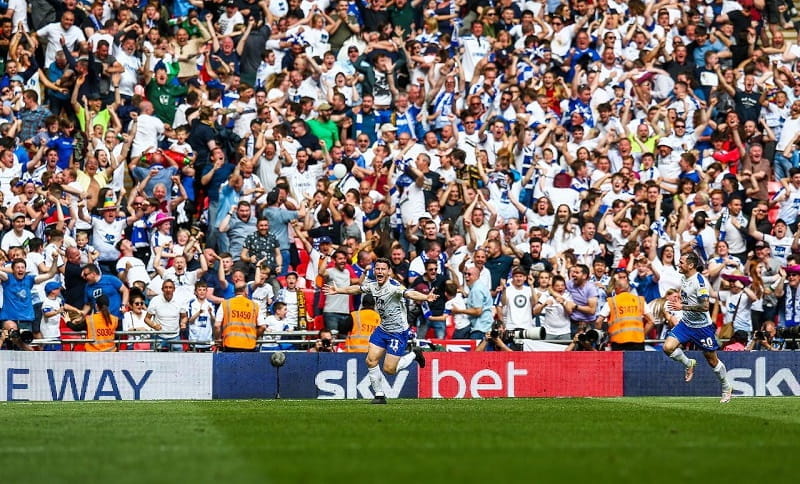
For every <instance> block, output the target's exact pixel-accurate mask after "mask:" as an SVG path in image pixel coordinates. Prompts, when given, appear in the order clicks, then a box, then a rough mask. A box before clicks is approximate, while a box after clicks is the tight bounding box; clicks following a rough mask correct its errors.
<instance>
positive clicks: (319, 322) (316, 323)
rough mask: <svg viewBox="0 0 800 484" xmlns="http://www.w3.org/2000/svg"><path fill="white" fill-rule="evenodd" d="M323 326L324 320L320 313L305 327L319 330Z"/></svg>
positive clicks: (310, 329) (309, 329)
mask: <svg viewBox="0 0 800 484" xmlns="http://www.w3.org/2000/svg"><path fill="white" fill-rule="evenodd" d="M324 327H325V320H324V319H323V318H322V315H321V314H320V315H319V316H316V317H314V320H313V321H311V322H310V323H308V326H307V327H306V329H307V330H308V331H319V330H321V329H322V328H324Z"/></svg>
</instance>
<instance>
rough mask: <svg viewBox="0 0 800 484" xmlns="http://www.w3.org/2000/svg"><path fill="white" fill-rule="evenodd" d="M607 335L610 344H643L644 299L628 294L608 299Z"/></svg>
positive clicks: (624, 293)
mask: <svg viewBox="0 0 800 484" xmlns="http://www.w3.org/2000/svg"><path fill="white" fill-rule="evenodd" d="M608 309H609V314H608V334H609V338H610V340H611V342H612V343H619V344H622V343H644V298H643V297H642V296H634V295H633V294H631V293H629V292H623V293H621V294H617V295H616V296H614V297H611V298H608Z"/></svg>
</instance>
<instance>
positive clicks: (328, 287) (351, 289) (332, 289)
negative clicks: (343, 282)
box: [322, 284, 361, 295]
mask: <svg viewBox="0 0 800 484" xmlns="http://www.w3.org/2000/svg"><path fill="white" fill-rule="evenodd" d="M322 291H323V292H324V293H325V294H327V295H331V294H350V295H356V294H361V286H359V285H353V286H347V287H336V284H325V285H324V286H322Z"/></svg>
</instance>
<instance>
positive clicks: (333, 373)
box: [212, 352, 418, 399]
mask: <svg viewBox="0 0 800 484" xmlns="http://www.w3.org/2000/svg"><path fill="white" fill-rule="evenodd" d="M270 355H271V353H217V354H215V355H214V374H213V390H212V398H215V399H217V398H275V397H276V396H278V395H280V397H281V398H319V399H345V398H346V399H357V398H369V399H371V398H372V397H373V394H372V389H371V388H370V383H369V377H368V376H367V365H366V364H365V363H364V356H365V355H364V354H354V353H291V352H290V353H286V363H285V364H284V365H283V366H282V367H281V368H280V369H278V368H274V367H273V366H272V365H271V364H270ZM384 378H385V382H384V390H385V392H386V396H387V397H389V398H416V397H417V387H418V384H417V381H418V377H417V366H416V365H412V366H411V367H409V368H408V369H406V370H403V371H400V372H398V373H397V375H394V376H392V375H384ZM279 383H280V386H279Z"/></svg>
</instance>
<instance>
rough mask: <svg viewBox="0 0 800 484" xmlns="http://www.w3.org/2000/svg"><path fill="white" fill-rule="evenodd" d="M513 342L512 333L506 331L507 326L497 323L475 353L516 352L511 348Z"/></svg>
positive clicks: (500, 322) (484, 337)
mask: <svg viewBox="0 0 800 484" xmlns="http://www.w3.org/2000/svg"><path fill="white" fill-rule="evenodd" d="M513 342H514V340H513V337H512V335H511V332H510V331H506V325H505V324H503V322H502V321H495V322H494V324H492V330H491V331H489V332H488V333H486V334H485V335H484V336H483V339H482V340H481V342H480V343H478V347H477V348H475V351H514V350H512V349H511V348H510V347H509V345H510V344H513Z"/></svg>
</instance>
